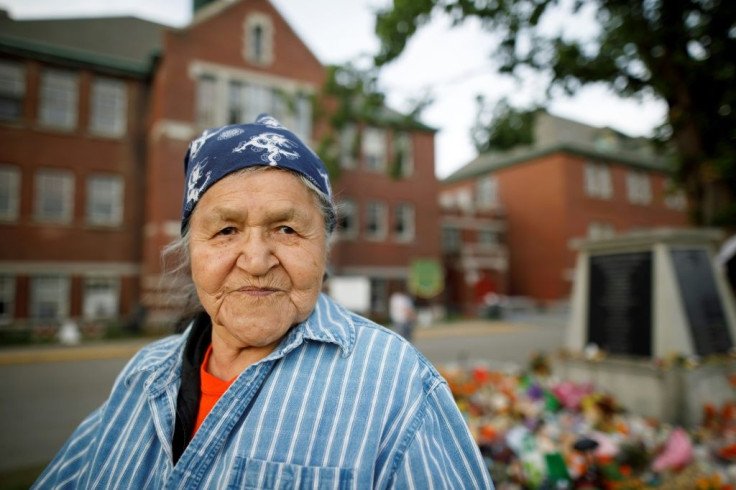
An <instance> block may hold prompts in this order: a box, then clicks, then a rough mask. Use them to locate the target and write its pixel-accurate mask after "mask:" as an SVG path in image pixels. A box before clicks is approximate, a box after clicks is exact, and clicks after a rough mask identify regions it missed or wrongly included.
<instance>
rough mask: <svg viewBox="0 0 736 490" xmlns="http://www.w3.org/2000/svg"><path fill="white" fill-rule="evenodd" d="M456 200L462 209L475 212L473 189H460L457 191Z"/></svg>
mask: <svg viewBox="0 0 736 490" xmlns="http://www.w3.org/2000/svg"><path fill="white" fill-rule="evenodd" d="M455 202H456V204H457V207H458V208H459V209H460V210H461V211H464V212H466V213H471V212H473V210H474V206H473V191H471V190H470V189H468V188H463V189H458V190H457V191H456V192H455Z"/></svg>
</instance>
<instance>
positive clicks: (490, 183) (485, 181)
mask: <svg viewBox="0 0 736 490" xmlns="http://www.w3.org/2000/svg"><path fill="white" fill-rule="evenodd" d="M475 203H476V206H477V207H478V209H483V210H488V209H493V208H495V207H498V180H497V179H496V178H495V177H493V176H491V175H484V176H483V177H480V178H479V179H478V180H477V181H476V186H475Z"/></svg>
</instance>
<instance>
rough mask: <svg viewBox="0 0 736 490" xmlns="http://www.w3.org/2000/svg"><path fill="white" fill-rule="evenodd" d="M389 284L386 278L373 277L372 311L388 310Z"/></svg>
mask: <svg viewBox="0 0 736 490" xmlns="http://www.w3.org/2000/svg"><path fill="white" fill-rule="evenodd" d="M387 297H388V285H387V284H386V279H383V278H380V277H371V312H372V313H384V312H385V311H386V309H387V308H386V306H387V301H386V298H387Z"/></svg>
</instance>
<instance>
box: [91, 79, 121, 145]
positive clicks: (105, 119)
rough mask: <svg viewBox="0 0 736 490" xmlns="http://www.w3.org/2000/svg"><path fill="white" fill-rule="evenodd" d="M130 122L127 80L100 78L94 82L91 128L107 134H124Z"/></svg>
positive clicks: (94, 131)
mask: <svg viewBox="0 0 736 490" xmlns="http://www.w3.org/2000/svg"><path fill="white" fill-rule="evenodd" d="M127 124H128V96H127V92H126V90H125V82H123V81H121V80H112V79H105V78H98V79H96V80H95V81H94V82H93V84H92V113H91V115H90V130H91V131H92V132H93V133H96V134H102V135H106V136H122V135H124V134H125V129H126V127H127Z"/></svg>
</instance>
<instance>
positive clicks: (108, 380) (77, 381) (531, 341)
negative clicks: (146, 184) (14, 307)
mask: <svg viewBox="0 0 736 490" xmlns="http://www.w3.org/2000/svg"><path fill="white" fill-rule="evenodd" d="M563 325H564V321H563V320H560V319H557V320H553V321H549V320H548V319H543V318H542V319H540V318H531V317H530V318H526V319H525V318H519V319H516V321H515V322H513V323H506V322H503V323H501V322H485V321H482V322H470V323H461V324H453V325H450V326H443V327H439V328H436V327H433V328H418V329H417V330H416V334H415V337H416V338H415V345H416V346H417V348H418V349H419V350H420V351H421V352H422V353H423V354H424V355H425V356H426V357H427V358H428V359H429V360H430V361H431V362H432V363H434V364H444V363H452V362H457V361H461V362H468V361H476V360H477V361H493V362H496V363H508V362H511V363H515V364H519V365H523V364H524V363H525V362H526V360H527V357H528V354H529V352H530V351H532V350H545V351H547V352H553V351H555V350H557V349H558V348H559V347H560V346H561V345H562V338H563V331H564V327H563ZM124 347H125V348H120V347H116V348H113V347H110V348H109V349H108V350H106V351H105V350H101V349H99V348H98V349H89V348H87V349H79V350H76V351H75V350H69V349H67V350H61V351H60V350H58V349H47V350H42V351H41V352H40V355H39V353H38V352H35V351H26V352H23V351H21V352H9V351H0V434H2V438H0V475H1V474H3V473H8V472H11V471H15V470H17V469H20V468H29V467H38V466H41V465H43V464H45V463H46V462H48V461H49V460H50V459H51V458H52V457H53V455H54V454H55V453H56V451H58V449H59V448H60V447H61V445H62V444H63V443H64V441H65V440H66V438H67V437H68V436H69V434H70V433H71V432H72V431H73V430H74V428H75V427H76V426H77V425H78V424H79V422H81V420H82V419H83V418H84V416H85V415H87V414H88V413H90V412H91V411H92V410H94V409H95V408H96V407H98V406H99V405H100V404H101V403H102V402H103V401H104V400H105V398H106V396H107V393H108V392H109V390H110V387H111V386H112V383H113V381H114V379H115V376H116V375H117V373H118V372H119V371H120V370H121V369H122V367H123V366H124V365H125V363H126V361H127V359H129V358H130V356H131V355H132V354H133V352H134V351H135V350H136V349H138V348H139V347H140V343H139V344H135V343H131V344H130V345H128V346H124ZM0 483H2V481H0ZM0 486H1V485H0Z"/></svg>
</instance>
